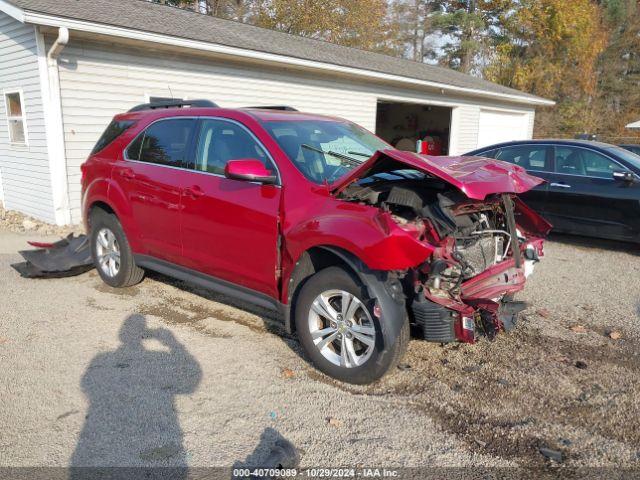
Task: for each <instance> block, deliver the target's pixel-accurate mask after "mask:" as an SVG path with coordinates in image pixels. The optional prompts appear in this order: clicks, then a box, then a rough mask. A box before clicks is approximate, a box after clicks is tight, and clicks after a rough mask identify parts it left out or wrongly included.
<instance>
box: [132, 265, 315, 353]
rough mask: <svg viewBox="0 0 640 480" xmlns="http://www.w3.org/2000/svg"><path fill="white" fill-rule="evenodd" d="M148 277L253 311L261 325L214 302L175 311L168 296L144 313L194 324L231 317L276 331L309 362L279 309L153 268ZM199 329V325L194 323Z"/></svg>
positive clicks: (272, 332)
mask: <svg viewBox="0 0 640 480" xmlns="http://www.w3.org/2000/svg"><path fill="white" fill-rule="evenodd" d="M145 276H146V277H147V278H150V279H152V280H155V281H157V282H160V283H164V284H166V285H171V286H172V287H175V288H178V289H180V290H182V291H184V292H189V293H191V294H193V295H197V296H199V297H200V298H203V299H205V300H208V301H211V302H216V303H221V304H224V305H227V306H230V307H233V308H237V309H238V310H242V311H244V312H246V313H249V314H251V315H255V316H257V317H259V318H260V321H261V322H262V325H261V326H259V327H258V325H256V324H255V323H253V322H248V321H246V320H244V319H241V318H238V317H237V316H231V315H229V313H228V312H223V311H220V310H219V309H216V307H215V306H214V305H212V306H211V308H202V307H201V306H198V305H185V304H184V302H181V303H180V307H181V308H182V309H183V310H186V311H188V312H189V313H190V315H184V314H181V313H180V312H178V311H176V310H175V308H173V304H174V303H175V302H174V301H173V299H170V298H167V299H166V300H167V301H166V302H161V303H160V304H159V305H156V306H155V307H152V308H149V309H147V310H145V311H143V312H142V313H147V314H151V315H156V316H160V317H161V318H163V319H164V320H167V321H169V322H170V323H191V324H195V323H197V322H198V321H199V320H201V319H204V318H207V317H213V318H215V319H217V320H222V321H232V322H235V323H238V324H240V325H244V326H246V327H247V328H249V329H250V330H253V331H258V332H265V331H266V332H268V333H271V334H273V335H276V336H278V337H280V338H281V339H282V340H283V342H284V343H285V345H287V347H288V348H290V349H291V350H292V351H293V352H294V353H296V354H297V355H298V356H299V357H300V358H302V359H303V360H304V361H305V362H307V363H310V361H309V359H308V358H306V356H305V355H304V353H303V351H302V348H301V347H300V345H299V343H298V340H297V337H296V335H295V334H294V335H291V334H288V333H287V332H286V331H285V329H284V319H283V317H282V315H280V314H279V313H278V312H275V311H272V310H268V309H266V308H261V307H258V306H256V305H253V304H251V303H246V302H242V301H240V300H237V299H235V298H232V297H227V296H224V295H221V294H218V293H216V292H213V291H211V290H208V289H206V288H202V287H199V286H197V285H194V284H191V283H188V282H183V281H182V280H177V279H175V278H172V277H168V276H166V275H163V274H161V273H157V272H154V271H151V270H147V272H146V273H145ZM194 327H195V328H196V329H197V326H196V325H194Z"/></svg>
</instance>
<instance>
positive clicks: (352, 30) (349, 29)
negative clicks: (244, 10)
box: [252, 0, 388, 50]
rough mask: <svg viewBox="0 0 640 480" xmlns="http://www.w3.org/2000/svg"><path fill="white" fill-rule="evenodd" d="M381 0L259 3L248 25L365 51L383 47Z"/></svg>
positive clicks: (383, 5)
mask: <svg viewBox="0 0 640 480" xmlns="http://www.w3.org/2000/svg"><path fill="white" fill-rule="evenodd" d="M386 9H387V5H386V2H385V0H324V1H317V0H259V1H257V2H256V5H255V6H254V9H253V10H254V12H255V13H254V15H255V16H254V18H253V19H252V23H254V24H256V25H258V26H261V27H265V28H271V29H274V30H279V31H283V32H287V33H291V34H295V35H301V36H303V37H310V38H315V39H319V40H326V41H328V42H332V43H337V44H340V45H346V46H349V47H357V48H362V49H368V50H378V49H380V48H384V45H385V40H386V36H387V34H388V28H387V27H386V25H385V22H384V20H385V17H386Z"/></svg>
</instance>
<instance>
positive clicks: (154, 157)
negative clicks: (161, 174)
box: [127, 118, 195, 167]
mask: <svg viewBox="0 0 640 480" xmlns="http://www.w3.org/2000/svg"><path fill="white" fill-rule="evenodd" d="M194 126H195V120H194V119H191V118H174V119H171V120H160V121H159V122H156V123H154V124H152V125H151V126H150V127H149V128H147V129H146V130H145V131H144V133H142V134H140V135H139V136H138V138H136V140H135V141H134V142H133V143H132V144H131V145H129V148H128V149H127V158H129V159H131V160H139V161H141V162H148V163H156V164H159V165H168V166H171V167H183V166H185V164H186V163H187V160H188V159H187V158H186V156H187V152H188V151H189V142H190V140H191V137H192V135H193V129H194Z"/></svg>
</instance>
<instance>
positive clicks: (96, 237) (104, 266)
mask: <svg viewBox="0 0 640 480" xmlns="http://www.w3.org/2000/svg"><path fill="white" fill-rule="evenodd" d="M105 240H106V241H105ZM109 240H113V241H112V242H110V241H109ZM109 244H111V247H108V245H109ZM116 250H117V254H118V255H115V254H114V253H115V251H116ZM91 255H92V257H93V264H94V265H95V267H96V270H97V271H98V275H100V278H102V281H103V282H104V283H106V284H107V285H109V286H111V287H116V288H122V287H130V286H132V285H136V284H137V283H140V282H141V281H142V278H143V277H144V270H143V269H142V268H140V267H138V266H137V265H136V263H135V261H134V259H133V253H132V252H131V247H130V246H129V242H128V241H127V236H126V235H125V234H124V230H123V229H122V225H120V222H119V221H118V218H117V217H116V216H115V215H113V214H112V213H107V212H105V211H104V210H101V209H98V210H95V211H94V212H92V213H91ZM104 260H107V261H106V263H105V262H104ZM113 265H115V267H116V268H111V266H113Z"/></svg>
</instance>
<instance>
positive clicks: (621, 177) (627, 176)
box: [613, 172, 636, 183]
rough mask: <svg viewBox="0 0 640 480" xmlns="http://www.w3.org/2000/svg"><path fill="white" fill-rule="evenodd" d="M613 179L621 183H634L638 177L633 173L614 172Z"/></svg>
mask: <svg viewBox="0 0 640 480" xmlns="http://www.w3.org/2000/svg"><path fill="white" fill-rule="evenodd" d="M613 179H614V180H618V181H619V182H626V183H633V182H635V181H636V176H635V175H634V174H633V173H631V172H613Z"/></svg>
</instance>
